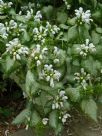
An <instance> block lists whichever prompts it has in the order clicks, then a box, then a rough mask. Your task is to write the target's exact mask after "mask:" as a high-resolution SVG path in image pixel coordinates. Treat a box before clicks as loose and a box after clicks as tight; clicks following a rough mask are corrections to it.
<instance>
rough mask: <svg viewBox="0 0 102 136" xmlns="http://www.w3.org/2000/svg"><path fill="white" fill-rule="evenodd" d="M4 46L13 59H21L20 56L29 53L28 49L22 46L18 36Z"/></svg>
mask: <svg viewBox="0 0 102 136" xmlns="http://www.w3.org/2000/svg"><path fill="white" fill-rule="evenodd" d="M6 47H7V48H6V52H8V53H10V54H11V55H12V57H13V59H14V60H16V59H17V60H21V56H26V55H28V53H29V49H28V48H27V47H23V45H21V43H20V41H19V39H18V38H15V39H13V40H12V41H9V43H7V44H6Z"/></svg>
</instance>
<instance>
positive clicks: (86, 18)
mask: <svg viewBox="0 0 102 136" xmlns="http://www.w3.org/2000/svg"><path fill="white" fill-rule="evenodd" d="M75 15H76V17H77V18H78V19H81V20H80V21H82V22H85V23H87V24H89V23H90V21H93V20H92V19H91V13H90V10H87V11H86V12H84V11H83V8H82V7H80V8H79V10H77V9H76V10H75Z"/></svg>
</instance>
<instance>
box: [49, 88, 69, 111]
mask: <svg viewBox="0 0 102 136" xmlns="http://www.w3.org/2000/svg"><path fill="white" fill-rule="evenodd" d="M67 99H68V97H67V96H66V95H65V91H63V90H62V91H60V92H59V94H58V95H57V96H56V97H55V98H54V101H53V104H52V109H53V110H55V109H61V108H63V107H64V102H66V100H67Z"/></svg>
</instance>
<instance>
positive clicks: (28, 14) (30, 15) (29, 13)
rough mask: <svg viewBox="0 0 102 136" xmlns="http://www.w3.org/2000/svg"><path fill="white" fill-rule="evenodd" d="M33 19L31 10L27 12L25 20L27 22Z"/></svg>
mask: <svg viewBox="0 0 102 136" xmlns="http://www.w3.org/2000/svg"><path fill="white" fill-rule="evenodd" d="M32 17H33V9H30V10H27V15H26V16H25V18H26V20H27V21H29V20H30V19H31V18H32Z"/></svg>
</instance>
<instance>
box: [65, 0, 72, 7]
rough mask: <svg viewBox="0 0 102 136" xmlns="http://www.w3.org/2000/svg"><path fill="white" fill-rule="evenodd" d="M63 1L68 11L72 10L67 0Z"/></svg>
mask: <svg viewBox="0 0 102 136" xmlns="http://www.w3.org/2000/svg"><path fill="white" fill-rule="evenodd" d="M63 1H64V3H65V5H66V7H67V9H70V7H71V5H69V4H68V1H67V0H63Z"/></svg>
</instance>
